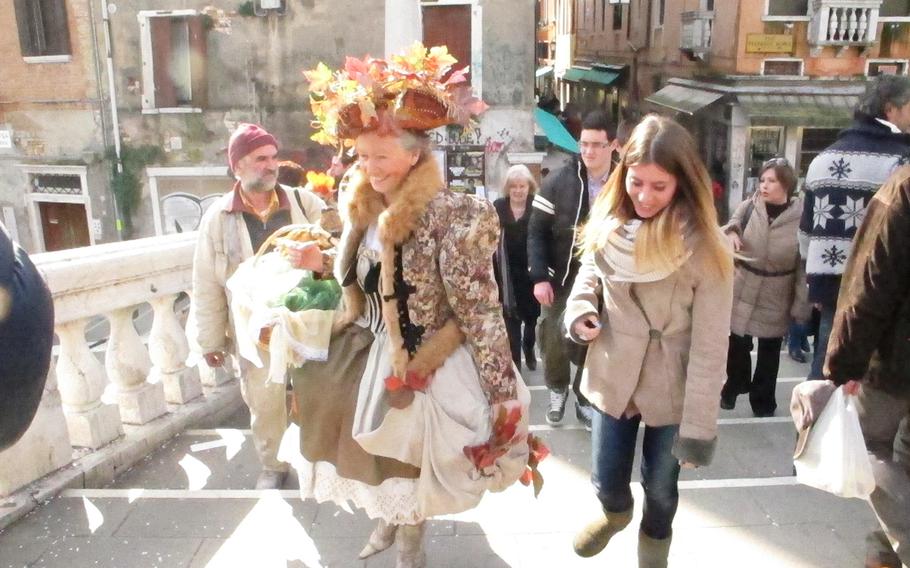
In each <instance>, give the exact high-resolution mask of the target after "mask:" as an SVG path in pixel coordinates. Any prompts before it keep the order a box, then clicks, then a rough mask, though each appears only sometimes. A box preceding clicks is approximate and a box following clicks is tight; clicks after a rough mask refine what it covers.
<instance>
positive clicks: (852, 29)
mask: <svg viewBox="0 0 910 568" xmlns="http://www.w3.org/2000/svg"><path fill="white" fill-rule="evenodd" d="M847 11H848V12H849V13H850V19H849V20H848V23H847V37H845V38H844V39H845V40H846V41H859V39H860V38H859V35H858V34H857V32H858V31H859V18H857V16H856V13H857V12H859V9H858V8H847Z"/></svg>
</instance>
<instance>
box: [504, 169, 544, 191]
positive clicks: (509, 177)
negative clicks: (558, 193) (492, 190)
mask: <svg viewBox="0 0 910 568" xmlns="http://www.w3.org/2000/svg"><path fill="white" fill-rule="evenodd" d="M518 180H524V181H526V182H528V197H533V196H534V194H535V193H537V189H538V188H537V180H536V179H534V176H533V175H532V174H531V170H529V169H528V166H526V165H524V164H515V165H514V166H512V167H510V168H509V169H508V170H507V171H506V181H505V182H504V183H503V184H502V188H503V190H504V191H503V193H504V194H505V195H503V197H509V187H510V186H511V185H512V184H513V183H515V182H516V181H518Z"/></svg>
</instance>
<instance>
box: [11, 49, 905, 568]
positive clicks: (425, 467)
mask: <svg viewBox="0 0 910 568" xmlns="http://www.w3.org/2000/svg"><path fill="white" fill-rule="evenodd" d="M416 53H417V52H416V51H414V50H413V49H412V51H411V52H410V54H409V57H408V58H407V59H406V60H404V59H403V60H400V61H396V65H390V64H389V63H388V62H387V61H384V60H380V59H369V58H368V59H365V60H363V61H357V60H354V61H353V63H352V61H351V60H350V58H349V60H348V63H347V65H346V67H345V68H344V69H342V70H339V71H338V72H336V73H334V74H330V75H329V76H326V74H325V72H324V70H323V71H320V70H317V71H314V72H311V73H312V74H309V73H308V75H307V76H308V78H310V80H311V87H310V88H311V92H312V94H313V98H312V103H313V113H314V115H315V117H316V120H315V122H314V125H315V127H316V129H317V135H316V137H315V138H316V139H317V140H319V141H321V142H325V143H329V144H333V145H338V146H340V147H345V146H348V147H352V148H353V152H342V153H340V154H339V155H338V156H337V157H336V159H335V160H333V163H332V166H331V168H330V170H329V172H328V173H329V174H330V175H332V176H334V177H335V178H339V179H340V178H341V177H342V175H344V178H345V179H344V183H343V184H339V185H342V186H343V189H342V190H341V192H342V194H341V195H339V198H338V202H339V204H340V205H339V208H340V209H341V215H342V220H343V225H344V229H343V231H342V232H341V234H340V238H339V239H338V241H337V246H336V247H335V249H334V250H333V251H332V252H327V251H326V250H324V249H322V248H320V247H318V246H317V245H316V244H315V243H309V244H306V245H304V246H301V247H294V248H291V249H289V250H287V251H286V252H287V255H288V259H289V262H290V264H291V265H292V266H293V267H294V268H296V269H304V270H308V271H310V272H312V273H313V274H314V275H316V276H318V277H320V278H325V279H331V278H334V279H335V280H337V282H338V283H339V284H340V286H341V289H342V293H343V303H342V305H341V308H340V309H339V310H338V314H337V317H336V319H335V321H334V322H333V324H332V330H331V333H332V336H331V343H330V347H329V349H328V354H327V358H326V359H325V360H317V359H312V360H307V361H306V362H304V363H303V364H300V365H295V366H294V367H293V368H291V369H290V370H289V371H288V373H287V377H288V379H287V384H282V383H280V382H275V381H271V380H269V378H270V377H269V368H270V365H269V361H268V357H269V354H268V350H267V349H265V348H262V347H260V353H259V355H260V359H261V360H260V361H259V364H254V363H253V362H251V361H248V360H246V359H244V358H240V359H239V367H240V378H241V383H240V384H241V392H242V395H243V399H244V401H245V403H246V404H247V406H248V407H249V409H250V415H251V429H252V435H253V440H254V443H255V447H256V451H257V453H258V457H259V460H260V463H261V466H262V472H261V474H260V475H259V477H258V479H257V482H256V487H257V488H258V489H275V488H280V487H281V486H282V485H283V483H284V482H285V479H286V477H287V475H288V472H289V470H290V467H289V464H290V465H293V469H294V470H295V471H296V474H297V475H298V477H299V481H300V491H301V494H302V496H304V497H305V498H312V499H316V500H317V501H320V502H324V501H333V502H337V503H341V504H346V503H353V504H354V505H356V506H357V507H359V508H361V509H363V510H364V511H365V512H366V514H367V515H368V516H369V517H370V518H372V519H375V520H376V522H377V524H376V527H375V529H374V530H373V532H372V533H371V535H370V536H369V539H368V542H367V543H366V545H365V546H364V548H363V550H362V551H361V553H360V557H361V558H366V557H369V556H371V555H374V554H377V553H379V552H381V551H383V550H385V549H387V548H389V547H391V546H392V545H393V544H396V543H397V560H396V566H397V567H398V568H418V567H422V566H425V565H426V563H427V558H426V554H425V551H424V547H423V541H424V532H425V526H426V524H425V523H426V520H427V519H429V518H432V517H435V516H439V515H444V514H451V513H458V512H462V511H465V510H469V509H471V508H473V507H475V506H476V505H477V504H478V503H479V501H480V499H481V498H482V496H483V495H484V494H485V493H486V492H487V491H501V490H504V489H505V488H507V487H509V486H511V485H512V484H513V483H514V482H515V481H518V480H519V479H521V480H522V481H528V480H531V481H533V480H536V479H537V476H539V472H538V471H536V464H537V463H538V462H539V460H540V459H542V458H543V457H544V456H545V455H546V453H547V450H546V449H544V448H542V446H541V445H540V442H539V441H538V440H536V439H535V438H534V437H533V436H531V435H530V434H529V433H528V431H529V425H528V408H529V404H530V393H529V389H528V388H527V386H526V385H525V382H524V380H523V378H522V375H521V370H522V369H523V368H526V369H527V370H529V371H535V370H536V369H537V364H538V358H537V350H538V349H539V352H540V354H541V356H542V361H543V365H542V367H543V369H542V370H543V378H544V380H545V383H546V387H547V389H548V391H549V393H548V394H549V404H548V408H547V412H546V420H547V422H548V423H550V424H551V425H556V424H559V423H561V422H562V421H563V419H564V413H565V408H566V405H567V401H568V399H569V398H570V389H571V391H572V392H573V393H574V398H575V411H576V416H577V418H578V419H579V421H580V422H581V423H582V424H584V425H585V426H586V427H587V428H588V429H589V430H590V431H591V448H592V473H591V480H592V484H593V489H594V494H595V497H596V499H597V500H598V501H599V503H600V505H601V508H602V513H601V514H599V515H598V516H597V518H595V519H593V520H591V521H590V523H588V524H587V525H586V526H584V527H583V528H581V529H580V531H579V532H578V534H577V536H576V537H575V540H574V549H575V552H576V553H577V554H578V555H580V556H583V557H590V556H594V555H596V554H598V553H599V552H601V551H602V550H603V549H604V548H605V547H606V546H607V545H608V543H609V541H610V540H611V538H612V537H613V536H614V535H615V534H616V533H618V532H619V531H621V530H623V529H624V528H626V527H627V526H628V525H629V524H630V522H631V520H632V518H633V508H634V500H633V495H632V492H631V490H630V482H631V478H632V468H633V463H634V461H635V457H636V453H639V454H640V463H641V481H642V487H643V489H644V503H643V504H642V509H643V514H642V517H641V523H640V526H639V536H638V559H639V566H640V567H645V568H660V567H665V566H667V563H668V557H669V549H670V543H671V540H672V537H673V520H674V516H675V514H676V511H677V507H678V503H679V491H678V480H679V475H680V471H681V469H682V468H695V467H701V466H706V465H708V464H710V463H711V461H712V458H713V456H714V452H715V447H716V444H717V420H718V416H719V413H720V411H721V410H729V409H733V408H734V407H735V404H736V401H737V397H738V396H739V395H741V394H748V395H749V403H750V405H751V409H752V412H753V413H754V415H755V416H756V417H768V416H772V415H774V414H775V412H776V411H777V388H776V387H777V375H778V369H779V360H780V354H781V348H782V347H783V345H784V341H785V339H786V341H787V345H788V349H787V351H788V352H789V354H790V356H791V357H793V358H794V359H796V360H802V359H805V355H804V352H807V351H808V345H807V341H806V334H807V330H808V329H809V328H811V327H813V326H812V325H811V323H810V322H811V321H812V320H813V314H815V316H816V317H815V319H816V323H817V325H816V326H815V329H814V332H813V333H814V335H815V346H814V349H813V351H814V353H813V355H812V361H811V368H810V370H809V373H808V377H807V379H809V380H825V379H827V380H830V381H833V383H834V384H836V385H844V387H845V390H846V391H847V392H849V393H851V394H854V395H855V396H856V403H857V409H858V414H859V421H860V424H861V428H862V431H863V436H864V439H865V443H866V446H867V450H868V452H869V455H870V460H871V463H872V468H873V473H874V477H875V482H876V488H875V490H874V491H873V493H872V495H871V496H870V499H869V502H870V504H871V506H872V508H873V510H874V512H875V514H876V516H877V518H878V520H879V521H880V524H881V528H882V530H881V531H880V532H877V533H875V534H872V535H870V537H869V539H867V543H868V545H869V549H868V551H867V560H866V566H868V567H889V568H900V566H901V564H902V563H903V565H908V564H910V507H908V500H910V166H908V164H910V78H908V77H905V76H882V77H880V78H878V79H876V80H875V81H872V82H870V85H869V89H868V91H867V93H866V95H865V96H864V97H863V98H862V100H861V102H860V104H859V105H858V107H857V109H856V112H855V119H854V122H853V124H852V125H851V126H850V127H849V128H847V129H846V130H844V131H843V132H841V133H840V134H839V136H838V138H837V140H836V141H835V142H834V143H833V144H832V145H831V146H830V147H828V148H826V149H825V150H824V151H822V152H821V153H820V154H819V155H818V156H817V157H816V158H814V159H813V161H812V162H811V164H810V165H809V166H808V170H807V174H806V177H805V181H804V183H803V184H802V186H800V183H799V180H798V177H797V172H796V170H795V169H794V167H793V165H792V164H790V162H789V161H788V160H787V159H785V158H783V157H776V158H772V159H770V160H768V161H766V162H765V163H763V164H762V165H761V167H760V168H759V170H758V172H757V173H758V178H759V183H758V188H757V191H755V193H754V194H753V195H751V196H746V198H745V199H744V200H743V201H742V202H741V203H740V204H739V205H738V206H737V207H736V208H735V210H734V211H733V212H732V214H731V216H730V218H729V220H728V221H727V222H726V223H725V224H723V225H721V224H720V222H719V218H718V213H717V206H716V197H717V196H716V183H715V182H716V181H717V180H712V179H711V175H710V174H709V172H708V170H707V169H706V167H705V165H704V164H703V162H702V160H701V158H700V156H699V151H698V148H697V145H696V143H695V141H694V140H693V138H692V136H691V135H690V134H689V132H687V130H686V129H685V128H684V127H682V126H681V125H680V124H679V123H677V122H676V121H674V120H673V119H671V118H667V117H662V116H658V115H653V114H652V115H647V116H645V117H644V118H642V119H641V120H638V121H635V122H634V123H628V122H627V123H625V124H623V125H622V126H621V127H620V128H619V129H617V128H616V125H614V124H613V123H612V121H611V120H610V118H609V117H608V116H607V115H606V114H604V113H603V112H601V111H594V112H591V113H589V114H588V115H587V116H585V117H583V118H582V119H580V120H578V121H577V124H574V125H573V128H574V129H575V130H577V138H578V140H579V148H580V153H579V155H578V156H576V157H574V158H573V159H572V160H571V161H570V162H569V163H568V164H567V165H565V166H564V167H562V168H560V169H557V170H555V171H552V172H550V173H549V174H548V175H547V176H546V177H545V178H544V179H543V182H542V184H540V185H539V184H538V180H537V178H536V177H535V175H534V174H532V172H531V171H530V170H529V169H528V168H527V167H525V166H513V167H511V168H510V169H509V170H508V172H507V173H506V175H505V178H504V183H503V184H502V188H501V195H502V197H501V198H499V199H498V200H496V201H495V202H493V203H488V202H486V201H484V200H480V199H476V198H474V197H472V196H468V195H465V194H462V193H458V192H455V191H452V190H451V189H449V188H448V187H447V186H446V183H445V182H444V177H443V176H442V172H441V171H440V169H439V166H438V165H437V162H436V161H435V160H434V159H433V157H432V155H431V154H430V144H429V136H428V132H429V131H430V130H431V129H433V128H437V127H440V126H445V125H448V124H455V123H461V124H463V123H465V122H467V121H469V120H470V119H471V118H472V117H474V116H476V115H477V114H478V113H479V112H482V110H483V108H484V105H483V104H482V102H481V101H477V100H475V99H472V98H471V97H470V96H469V95H468V94H467V92H466V91H464V89H465V87H464V86H463V84H462V83H461V82H460V81H458V80H457V79H458V77H455V79H454V80H453V78H452V76H450V75H449V74H448V71H449V70H450V69H451V67H452V65H453V64H454V59H452V58H451V57H450V56H448V54H447V53H445V51H444V50H439V49H435V48H434V50H428V51H426V52H425V53H423V52H421V54H418V55H419V57H417V55H415V54H416ZM403 65H415V66H420V69H422V72H421V73H416V72H414V69H407V68H400V67H401V66H403ZM456 73H459V72H456ZM462 73H463V72H462ZM363 81H368V82H369V84H371V85H372V86H373V87H372V88H371V89H369V90H366V89H357V85H359V84H362V82H363ZM346 89H354V90H353V91H350V92H346V91H345V90H346ZM428 93H429V95H430V96H428ZM575 114H576V113H574V112H573V116H574V115H575ZM278 156H279V142H278V140H276V138H275V137H274V136H273V135H272V134H270V133H269V132H267V131H266V130H265V129H264V128H262V127H261V126H258V125H253V124H243V125H241V126H240V127H239V128H238V129H237V130H236V131H234V132H233V133H232V135H231V137H230V140H229V144H228V161H229V165H230V168H231V171H232V173H233V176H234V177H235V180H236V181H235V183H234V185H233V187H232V188H231V190H230V191H228V192H227V193H225V194H224V196H223V197H222V198H221V199H220V200H219V201H217V202H216V203H215V204H213V206H212V207H210V208H209V209H208V211H207V212H206V213H205V215H204V217H203V219H202V220H201V223H200V228H199V234H198V242H197V246H196V251H195V257H194V266H193V298H192V306H191V311H190V317H189V321H188V324H187V333H188V337H189V340H190V344H191V346H192V347H193V349H194V350H196V351H197V352H198V353H199V354H200V355H201V356H202V357H203V358H204V361H205V363H206V364H207V365H209V366H211V367H220V366H222V365H225V361H226V358H227V355H228V354H229V353H233V352H234V351H235V349H236V344H237V340H238V336H240V335H241V334H245V333H247V334H248V333H250V331H251V330H249V329H245V328H244V327H243V326H240V325H238V322H237V321H236V318H235V317H234V316H235V313H236V311H235V310H234V309H232V300H233V298H232V294H231V286H230V285H229V282H230V279H231V277H232V276H233V275H234V274H235V273H236V271H237V270H238V267H239V266H240V265H241V264H243V263H244V262H246V261H248V260H250V259H251V258H254V257H255V256H256V253H257V251H260V249H268V248H269V247H270V243H271V240H270V239H269V237H270V236H271V235H272V234H273V233H275V232H276V231H278V230H279V229H282V228H284V227H286V226H288V225H314V224H318V223H319V222H320V220H321V219H322V217H323V215H324V211H326V210H327V205H326V203H325V202H324V201H323V199H321V198H320V197H319V196H317V195H316V194H315V193H314V192H312V191H309V190H308V189H307V188H305V187H301V186H302V185H303V176H302V174H303V172H302V170H301V169H300V168H299V167H295V165H294V164H293V163H284V164H283V166H284V167H283V168H279V161H278ZM348 168H349V169H348ZM346 170H347V171H346ZM279 172H280V173H281V176H280V177H279ZM345 172H346V173H345ZM0 268H2V270H0V347H2V349H3V351H4V352H9V353H13V354H15V355H16V357H5V358H4V359H3V361H2V364H0V403H3V404H2V405H0V407H2V408H8V407H9V403H10V402H12V403H14V404H15V405H17V406H18V407H20V408H22V409H25V410H27V412H24V413H23V412H19V413H14V412H0V449H2V448H5V447H8V446H9V445H11V444H12V443H13V442H15V440H16V439H18V438H19V437H20V436H21V434H22V432H23V431H24V429H25V427H26V426H27V422H28V420H30V416H31V415H32V414H33V411H34V408H35V406H36V405H37V402H38V400H39V399H40V392H41V388H42V386H43V383H44V378H45V377H46V374H47V368H48V365H49V358H50V341H51V326H52V319H53V315H52V314H53V311H52V304H51V303H50V297H49V292H48V290H47V288H46V286H45V285H44V284H43V282H42V281H41V279H40V277H39V276H37V272H36V271H35V269H34V266H33V265H31V263H30V262H29V261H28V258H27V256H26V255H25V254H24V253H23V252H22V251H21V250H19V249H18V248H16V247H14V246H13V244H12V243H11V242H10V239H9V238H8V236H7V234H6V233H5V231H2V230H0ZM27 313H30V314H31V317H30V318H28V317H24V315H25V314H27ZM35 314H37V316H36V315H35ZM538 320H539V321H538ZM23 322H31V323H30V325H32V326H33V327H34V331H35V333H29V334H22V333H21V330H22V329H23V328H22V326H23V325H26V323H23ZM272 325H276V324H275V323H274V322H270V323H269V326H272ZM269 326H266V327H264V328H262V329H255V330H252V331H253V332H254V333H255V336H256V337H255V339H256V341H259V343H260V345H263V344H265V343H267V342H268V336H269V330H270V329H271V328H270V327H269ZM23 337H41V338H43V339H44V341H43V343H42V342H38V343H36V342H35V341H30V342H28V343H29V345H24V344H22V341H23ZM538 339H539V342H540V346H539V348H538V347H537V346H536V345H535V344H536V342H537V341H538ZM756 340H757V352H756V355H755V364H754V365H753V363H752V355H751V352H752V350H753V348H754V347H755V342H756ZM573 367H574V370H573ZM813 384H817V383H813ZM288 400H291V401H292V402H291V403H290V404H288ZM11 418H15V420H11ZM289 423H290V424H291V426H290V427H289ZM642 428H643V430H644V436H643V442H642V445H641V448H640V449H637V447H636V443H637V438H638V432H639V430H640V429H642ZM553 450H554V451H556V452H558V451H559V448H554V449H553Z"/></svg>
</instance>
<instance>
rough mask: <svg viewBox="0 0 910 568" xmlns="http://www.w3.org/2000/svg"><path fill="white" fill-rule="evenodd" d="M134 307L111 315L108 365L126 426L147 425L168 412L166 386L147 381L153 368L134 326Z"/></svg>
mask: <svg viewBox="0 0 910 568" xmlns="http://www.w3.org/2000/svg"><path fill="white" fill-rule="evenodd" d="M133 311H134V308H133V307H127V308H120V309H118V310H114V311H112V312H110V313H108V314H107V317H108V321H110V324H111V335H110V339H109V340H108V344H107V355H106V356H105V358H104V366H105V368H106V369H107V375H108V377H109V378H110V380H111V382H112V383H113V384H114V385H115V387H116V389H117V404H118V406H119V407H120V419H121V420H123V422H124V423H126V424H145V423H146V422H149V421H150V420H154V419H155V418H158V417H159V416H161V415H163V414H164V413H166V412H167V404H166V403H165V402H164V386H163V385H161V384H151V383H148V382H146V377H148V375H149V370H150V369H151V367H152V364H151V361H150V360H149V355H148V351H146V348H145V345H143V344H142V338H141V337H139V334H138V333H136V328H135V326H134V325H133Z"/></svg>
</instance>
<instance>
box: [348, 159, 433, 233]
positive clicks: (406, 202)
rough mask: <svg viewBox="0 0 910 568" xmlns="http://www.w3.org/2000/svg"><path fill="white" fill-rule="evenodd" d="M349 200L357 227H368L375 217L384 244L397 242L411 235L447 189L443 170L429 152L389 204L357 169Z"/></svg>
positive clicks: (362, 228)
mask: <svg viewBox="0 0 910 568" xmlns="http://www.w3.org/2000/svg"><path fill="white" fill-rule="evenodd" d="M352 186H353V189H352V191H351V198H350V200H349V201H348V219H350V221H351V224H352V225H353V226H354V228H355V229H360V230H365V229H366V228H367V227H369V226H370V225H371V224H372V223H373V222H374V221H376V222H377V224H378V236H379V240H380V242H382V244H383V245H384V246H392V247H395V246H398V245H400V244H401V243H403V242H404V241H406V240H407V239H408V237H409V236H410V235H411V233H413V232H414V229H416V228H417V223H418V222H419V221H420V218H421V217H422V216H423V213H424V211H426V209H427V206H428V205H429V203H430V201H432V200H433V198H434V197H436V195H437V194H438V193H439V192H440V191H442V190H443V189H445V183H444V182H443V180H442V174H441V173H440V171H439V167H438V166H437V165H436V162H435V161H434V160H433V158H432V157H430V156H424V157H422V158H421V159H420V161H419V162H417V164H416V165H415V166H414V168H413V169H412V170H411V172H410V173H408V176H407V177H406V178H405V179H404V181H403V182H402V183H401V185H400V186H399V187H398V188H397V189H395V191H393V192H392V193H391V194H390V195H389V205H388V207H386V205H385V203H384V202H383V196H382V194H381V193H378V192H377V191H375V190H374V189H373V187H372V186H371V185H370V180H369V179H368V178H367V176H366V175H365V174H364V173H363V172H361V171H358V172H357V173H356V174H355V176H354V179H353V180H352Z"/></svg>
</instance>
